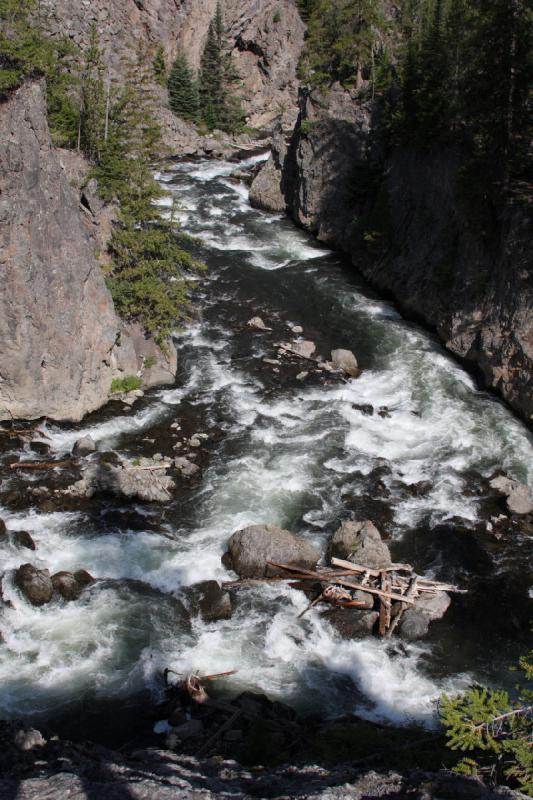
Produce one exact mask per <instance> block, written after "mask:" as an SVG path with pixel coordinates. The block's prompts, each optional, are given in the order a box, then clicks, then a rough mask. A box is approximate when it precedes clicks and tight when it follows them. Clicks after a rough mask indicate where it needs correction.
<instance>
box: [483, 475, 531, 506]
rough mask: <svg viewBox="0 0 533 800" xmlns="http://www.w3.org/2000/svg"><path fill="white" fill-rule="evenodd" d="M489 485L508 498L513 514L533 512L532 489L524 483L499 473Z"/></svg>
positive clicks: (508, 504)
mask: <svg viewBox="0 0 533 800" xmlns="http://www.w3.org/2000/svg"><path fill="white" fill-rule="evenodd" d="M489 486H490V487H491V488H492V489H495V490H496V491H497V492H498V493H499V494H501V495H503V496H505V497H506V498H507V501H506V502H507V508H508V509H509V511H510V512H511V514H531V513H533V495H532V494H531V489H530V488H529V486H526V485H525V484H523V483H519V482H518V481H514V480H512V479H511V478H507V477H506V476H505V475H498V476H497V477H496V478H493V479H492V480H491V481H489Z"/></svg>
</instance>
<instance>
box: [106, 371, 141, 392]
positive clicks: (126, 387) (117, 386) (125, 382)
mask: <svg viewBox="0 0 533 800" xmlns="http://www.w3.org/2000/svg"><path fill="white" fill-rule="evenodd" d="M142 385H143V382H142V380H141V379H140V378H139V377H137V375H126V377H125V378H113V380H112V382H111V394H119V393H122V392H124V393H126V392H134V391H135V390H136V389H140V388H141V386H142Z"/></svg>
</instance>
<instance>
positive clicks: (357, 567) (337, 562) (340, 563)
mask: <svg viewBox="0 0 533 800" xmlns="http://www.w3.org/2000/svg"><path fill="white" fill-rule="evenodd" d="M331 563H332V564H333V566H335V567H343V568H344V569H347V570H349V571H350V572H363V573H365V574H366V575H370V576H372V578H379V577H380V575H381V573H382V572H412V571H413V568H412V566H411V565H410V564H389V565H387V566H383V567H379V568H378V569H372V568H371V567H364V566H363V565H362V564H353V563H352V562H351V561H346V560H345V559H343V558H332V559H331Z"/></svg>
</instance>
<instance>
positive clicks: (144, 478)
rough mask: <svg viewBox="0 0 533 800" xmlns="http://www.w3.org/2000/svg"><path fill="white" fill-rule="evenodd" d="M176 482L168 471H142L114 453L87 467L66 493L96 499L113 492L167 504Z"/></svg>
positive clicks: (144, 500)
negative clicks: (95, 497)
mask: <svg viewBox="0 0 533 800" xmlns="http://www.w3.org/2000/svg"><path fill="white" fill-rule="evenodd" d="M174 488H175V483H174V481H173V479H172V478H171V477H170V476H169V475H165V473H164V470H151V469H139V468H137V467H136V466H134V465H132V464H129V463H128V462H122V461H120V460H119V459H118V457H117V456H116V454H114V453H101V454H99V458H97V459H96V460H94V461H91V462H90V463H89V464H88V465H87V466H86V468H85V470H84V472H83V475H82V477H81V479H80V480H79V481H77V482H76V483H74V484H73V485H72V486H70V487H69V488H68V489H67V490H65V492H64V494H65V495H67V496H70V497H93V496H94V495H95V494H101V493H109V494H113V495H116V496H117V497H123V498H125V499H128V500H141V501H143V502H146V503H165V502H167V501H168V500H169V499H170V498H171V497H172V490H173V489H174Z"/></svg>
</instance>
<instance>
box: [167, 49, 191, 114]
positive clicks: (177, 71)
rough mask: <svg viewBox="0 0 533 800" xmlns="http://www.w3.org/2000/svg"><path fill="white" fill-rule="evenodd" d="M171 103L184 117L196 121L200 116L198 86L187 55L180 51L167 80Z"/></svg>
mask: <svg viewBox="0 0 533 800" xmlns="http://www.w3.org/2000/svg"><path fill="white" fill-rule="evenodd" d="M167 88H168V99H169V105H170V108H171V109H172V111H173V112H174V113H175V114H176V115H177V116H178V117H182V119H186V120H189V121H191V122H194V121H195V120H196V119H197V118H198V104H199V99H198V87H197V85H196V82H195V81H194V79H193V74H192V71H191V69H190V67H189V64H188V63H187V57H186V55H185V53H183V52H182V51H181V50H180V51H179V52H178V54H177V56H176V59H175V61H174V64H173V65H172V69H171V70H170V75H169V76H168V82H167Z"/></svg>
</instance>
